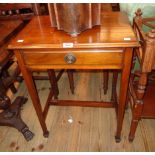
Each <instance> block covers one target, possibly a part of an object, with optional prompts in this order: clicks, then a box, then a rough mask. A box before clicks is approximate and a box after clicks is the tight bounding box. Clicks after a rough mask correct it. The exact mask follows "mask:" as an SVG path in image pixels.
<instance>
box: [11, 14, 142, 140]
mask: <svg viewBox="0 0 155 155" xmlns="http://www.w3.org/2000/svg"><path fill="white" fill-rule="evenodd" d="M101 23H102V25H101V26H97V27H94V28H93V29H91V30H87V31H85V32H83V33H81V34H80V35H79V36H78V37H71V36H69V35H68V34H66V33H65V32H60V31H58V30H56V29H54V28H51V26H50V20H49V17H48V16H45V17H34V18H33V19H32V20H31V22H30V23H29V24H28V25H27V26H26V27H25V28H24V29H23V30H22V31H21V33H19V35H18V36H17V37H16V38H15V39H14V40H13V41H12V42H11V43H10V45H9V49H12V50H14V52H15V55H16V57H17V59H18V63H19V66H20V68H21V71H22V74H23V77H24V79H25V82H26V85H27V88H28V91H29V93H30V96H31V99H32V101H33V105H34V108H35V110H36V113H37V116H38V118H39V121H40V124H41V127H42V129H43V134H44V136H45V137H48V130H47V126H46V123H45V113H43V111H44V110H43V107H42V106H41V104H40V100H39V97H38V93H37V90H36V87H35V83H34V81H33V77H32V72H31V71H33V70H36V69H38V70H39V69H43V70H47V69H57V68H60V67H62V68H67V69H77V68H78V69H121V70H122V78H121V89H120V94H119V95H120V96H119V97H118V106H116V107H118V109H117V111H118V113H117V132H116V142H119V141H120V140H121V138H120V137H121V130H122V123H123V118H124V110H125V100H126V95H127V88H128V80H129V74H130V66H131V59H132V54H133V47H137V46H139V44H138V42H137V39H136V37H135V34H134V33H133V30H132V28H131V26H130V24H129V22H128V18H127V16H126V15H125V14H123V13H119V12H118V13H105V14H103V16H102V18H101ZM64 43H69V44H64ZM68 46H69V47H68ZM56 54H57V55H59V56H60V57H57V58H56ZM64 54H66V55H67V59H66V56H65V55H64ZM70 54H71V55H70ZM38 55H39V56H40V58H39V57H38ZM45 55H46V56H45ZM92 55H96V56H94V60H93V58H92ZM115 55H116V60H115V59H114V58H115ZM101 57H102V59H103V60H105V62H103V63H102V59H101ZM106 58H107V60H109V61H111V62H109V61H106ZM55 59H57V60H58V62H59V64H56V61H55ZM64 59H65V61H66V60H67V61H66V62H67V63H68V64H67V65H66V64H64ZM95 59H96V60H95ZM41 60H43V62H44V63H41ZM75 60H76V61H75ZM47 62H49V63H47ZM76 62H77V65H76ZM61 63H62V64H61ZM51 80H52V79H51ZM53 94H54V89H53V88H52V89H51V91H50V97H49V98H48V100H49V102H51V101H55V100H53V98H52V97H53ZM55 98H57V97H56V96H55ZM56 100H57V99H56ZM63 103H64V102H63ZM79 103H80V104H81V102H79ZM83 103H84V102H83ZM85 103H86V102H85ZM97 103H98V102H97ZM101 103H102V102H101ZM109 104H111V102H110V103H109ZM48 105H49V103H48V102H47V103H46V106H45V107H48Z"/></svg>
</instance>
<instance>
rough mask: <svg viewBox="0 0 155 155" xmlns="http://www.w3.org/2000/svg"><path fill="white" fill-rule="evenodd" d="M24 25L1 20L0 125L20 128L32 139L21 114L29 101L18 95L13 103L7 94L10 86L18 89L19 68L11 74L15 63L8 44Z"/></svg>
mask: <svg viewBox="0 0 155 155" xmlns="http://www.w3.org/2000/svg"><path fill="white" fill-rule="evenodd" d="M22 27H23V24H22V21H20V20H15V21H14V20H9V21H8V20H7V21H1V22H0V34H1V36H0V110H3V111H2V112H1V113H0V125H5V126H11V127H15V128H16V129H18V130H19V131H20V132H21V133H22V134H23V136H24V137H25V139H26V140H27V141H28V140H31V139H32V138H33V135H34V134H33V133H32V132H31V131H30V130H29V128H28V127H27V125H26V124H25V123H24V122H23V121H22V119H21V116H20V108H21V106H22V105H23V104H24V103H25V102H26V101H27V99H26V98H25V97H17V98H16V99H15V100H14V102H13V103H12V104H11V101H10V99H9V98H8V97H7V96H6V91H7V90H8V88H10V89H11V90H12V92H13V93H15V92H16V91H17V90H16V88H15V86H14V84H13V83H14V81H15V79H16V77H17V76H18V73H17V70H16V69H15V71H14V72H13V73H12V75H10V74H9V72H8V68H9V67H10V65H11V64H12V63H13V60H12V56H13V53H11V52H9V51H7V45H8V42H9V41H10V38H13V35H15V34H16V33H17V32H18V31H19V30H20V29H21V28H22Z"/></svg>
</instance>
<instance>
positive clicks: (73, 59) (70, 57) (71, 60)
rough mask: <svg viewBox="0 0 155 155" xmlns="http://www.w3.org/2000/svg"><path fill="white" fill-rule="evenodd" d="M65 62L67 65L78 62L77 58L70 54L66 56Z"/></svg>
mask: <svg viewBox="0 0 155 155" xmlns="http://www.w3.org/2000/svg"><path fill="white" fill-rule="evenodd" d="M64 60H65V62H66V63H67V64H73V63H75V62H76V57H75V55H74V54H72V53H68V54H67V55H66V56H65V58H64Z"/></svg>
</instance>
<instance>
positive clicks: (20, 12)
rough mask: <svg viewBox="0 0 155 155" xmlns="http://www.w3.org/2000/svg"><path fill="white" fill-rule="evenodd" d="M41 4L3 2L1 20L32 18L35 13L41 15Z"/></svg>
mask: <svg viewBox="0 0 155 155" xmlns="http://www.w3.org/2000/svg"><path fill="white" fill-rule="evenodd" d="M40 14H41V12H40V4H39V3H38V4H37V3H1V4H0V20H8V19H18V20H19V19H20V20H22V21H26V20H30V19H31V18H32V17H33V16H34V15H40Z"/></svg>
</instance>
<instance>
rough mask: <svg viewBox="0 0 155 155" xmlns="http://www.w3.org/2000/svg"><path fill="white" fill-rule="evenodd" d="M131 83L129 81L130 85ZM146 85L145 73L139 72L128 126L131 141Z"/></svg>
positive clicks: (138, 118) (139, 117)
mask: <svg viewBox="0 0 155 155" xmlns="http://www.w3.org/2000/svg"><path fill="white" fill-rule="evenodd" d="M132 84H133V83H131V85H132ZM146 85H147V73H141V76H140V78H139V81H138V85H137V90H136V100H135V101H134V105H133V107H132V122H131V126H130V133H129V141H130V142H132V141H133V139H134V136H135V132H136V129H137V125H138V122H139V120H140V119H141V115H142V110H143V105H144V103H143V97H144V94H145V89H146Z"/></svg>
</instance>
